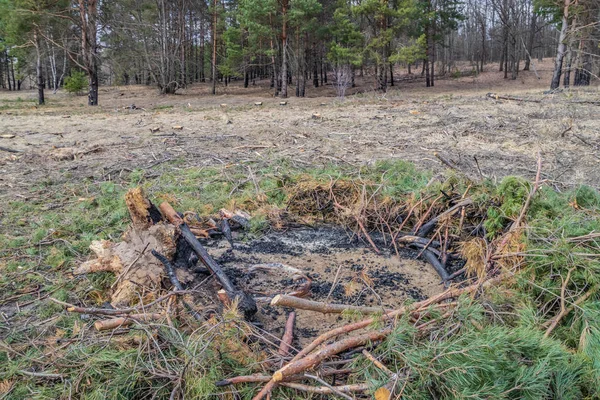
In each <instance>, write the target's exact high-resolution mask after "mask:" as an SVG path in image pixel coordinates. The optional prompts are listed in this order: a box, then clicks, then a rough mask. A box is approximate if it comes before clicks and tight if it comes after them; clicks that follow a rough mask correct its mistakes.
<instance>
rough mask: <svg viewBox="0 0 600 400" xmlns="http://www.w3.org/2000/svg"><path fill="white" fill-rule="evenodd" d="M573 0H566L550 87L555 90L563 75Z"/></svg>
mask: <svg viewBox="0 0 600 400" xmlns="http://www.w3.org/2000/svg"><path fill="white" fill-rule="evenodd" d="M570 5H571V0H565V5H564V11H563V18H562V28H561V30H560V36H559V39H558V49H557V53H556V60H555V62H554V73H553V74H552V82H551V83H550V89H551V90H554V89H557V88H558V87H559V86H560V77H561V75H562V67H563V60H564V58H565V49H566V43H565V42H566V40H567V31H568V29H569V6H570Z"/></svg>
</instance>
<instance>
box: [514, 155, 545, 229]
mask: <svg viewBox="0 0 600 400" xmlns="http://www.w3.org/2000/svg"><path fill="white" fill-rule="evenodd" d="M541 174H542V155H541V154H540V153H538V159H537V173H536V174H535V182H534V184H533V187H532V188H531V191H530V192H529V195H528V196H527V200H525V204H523V208H521V213H520V214H519V217H518V218H517V219H516V220H515V222H514V223H513V224H512V225H511V227H510V229H509V232H512V231H514V230H515V229H517V228H518V227H519V226H520V225H521V222H523V218H525V214H527V211H528V210H529V205H530V204H531V200H532V199H533V196H534V195H535V193H536V192H537V191H538V189H539V187H540V176H541Z"/></svg>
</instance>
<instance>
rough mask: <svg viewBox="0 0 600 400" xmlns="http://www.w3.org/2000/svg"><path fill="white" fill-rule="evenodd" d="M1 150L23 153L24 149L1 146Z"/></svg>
mask: <svg viewBox="0 0 600 400" xmlns="http://www.w3.org/2000/svg"><path fill="white" fill-rule="evenodd" d="M0 150H2V151H7V152H9V153H23V150H16V149H9V148H8V147H3V146H0Z"/></svg>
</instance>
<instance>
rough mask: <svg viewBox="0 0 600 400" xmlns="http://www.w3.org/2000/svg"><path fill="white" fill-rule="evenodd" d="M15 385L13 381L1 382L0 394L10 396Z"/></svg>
mask: <svg viewBox="0 0 600 400" xmlns="http://www.w3.org/2000/svg"><path fill="white" fill-rule="evenodd" d="M14 384H15V383H14V382H13V381H11V380H8V379H5V380H3V381H0V394H8V393H9V392H10V391H11V390H12V388H13V385H14Z"/></svg>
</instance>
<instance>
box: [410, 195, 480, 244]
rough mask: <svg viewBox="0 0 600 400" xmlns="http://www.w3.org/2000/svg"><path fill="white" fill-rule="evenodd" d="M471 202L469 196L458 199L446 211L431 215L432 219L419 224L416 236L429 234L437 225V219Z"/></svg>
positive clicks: (449, 214)
mask: <svg viewBox="0 0 600 400" xmlns="http://www.w3.org/2000/svg"><path fill="white" fill-rule="evenodd" d="M472 204H473V200H471V199H470V198H467V199H464V200H461V201H459V202H458V203H456V204H455V205H454V206H452V207H450V208H449V209H447V210H446V211H444V212H443V213H441V214H440V215H438V216H436V217H433V218H432V219H430V220H429V222H427V223H426V224H424V225H423V226H421V227H420V228H419V230H418V231H417V234H416V236H420V237H425V236H427V235H428V234H429V232H431V231H432V230H433V228H435V226H436V225H437V223H438V221H439V220H440V219H442V218H444V217H447V216H451V215H453V214H454V213H455V212H456V211H457V210H458V209H459V208H461V207H466V206H470V205H472Z"/></svg>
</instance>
